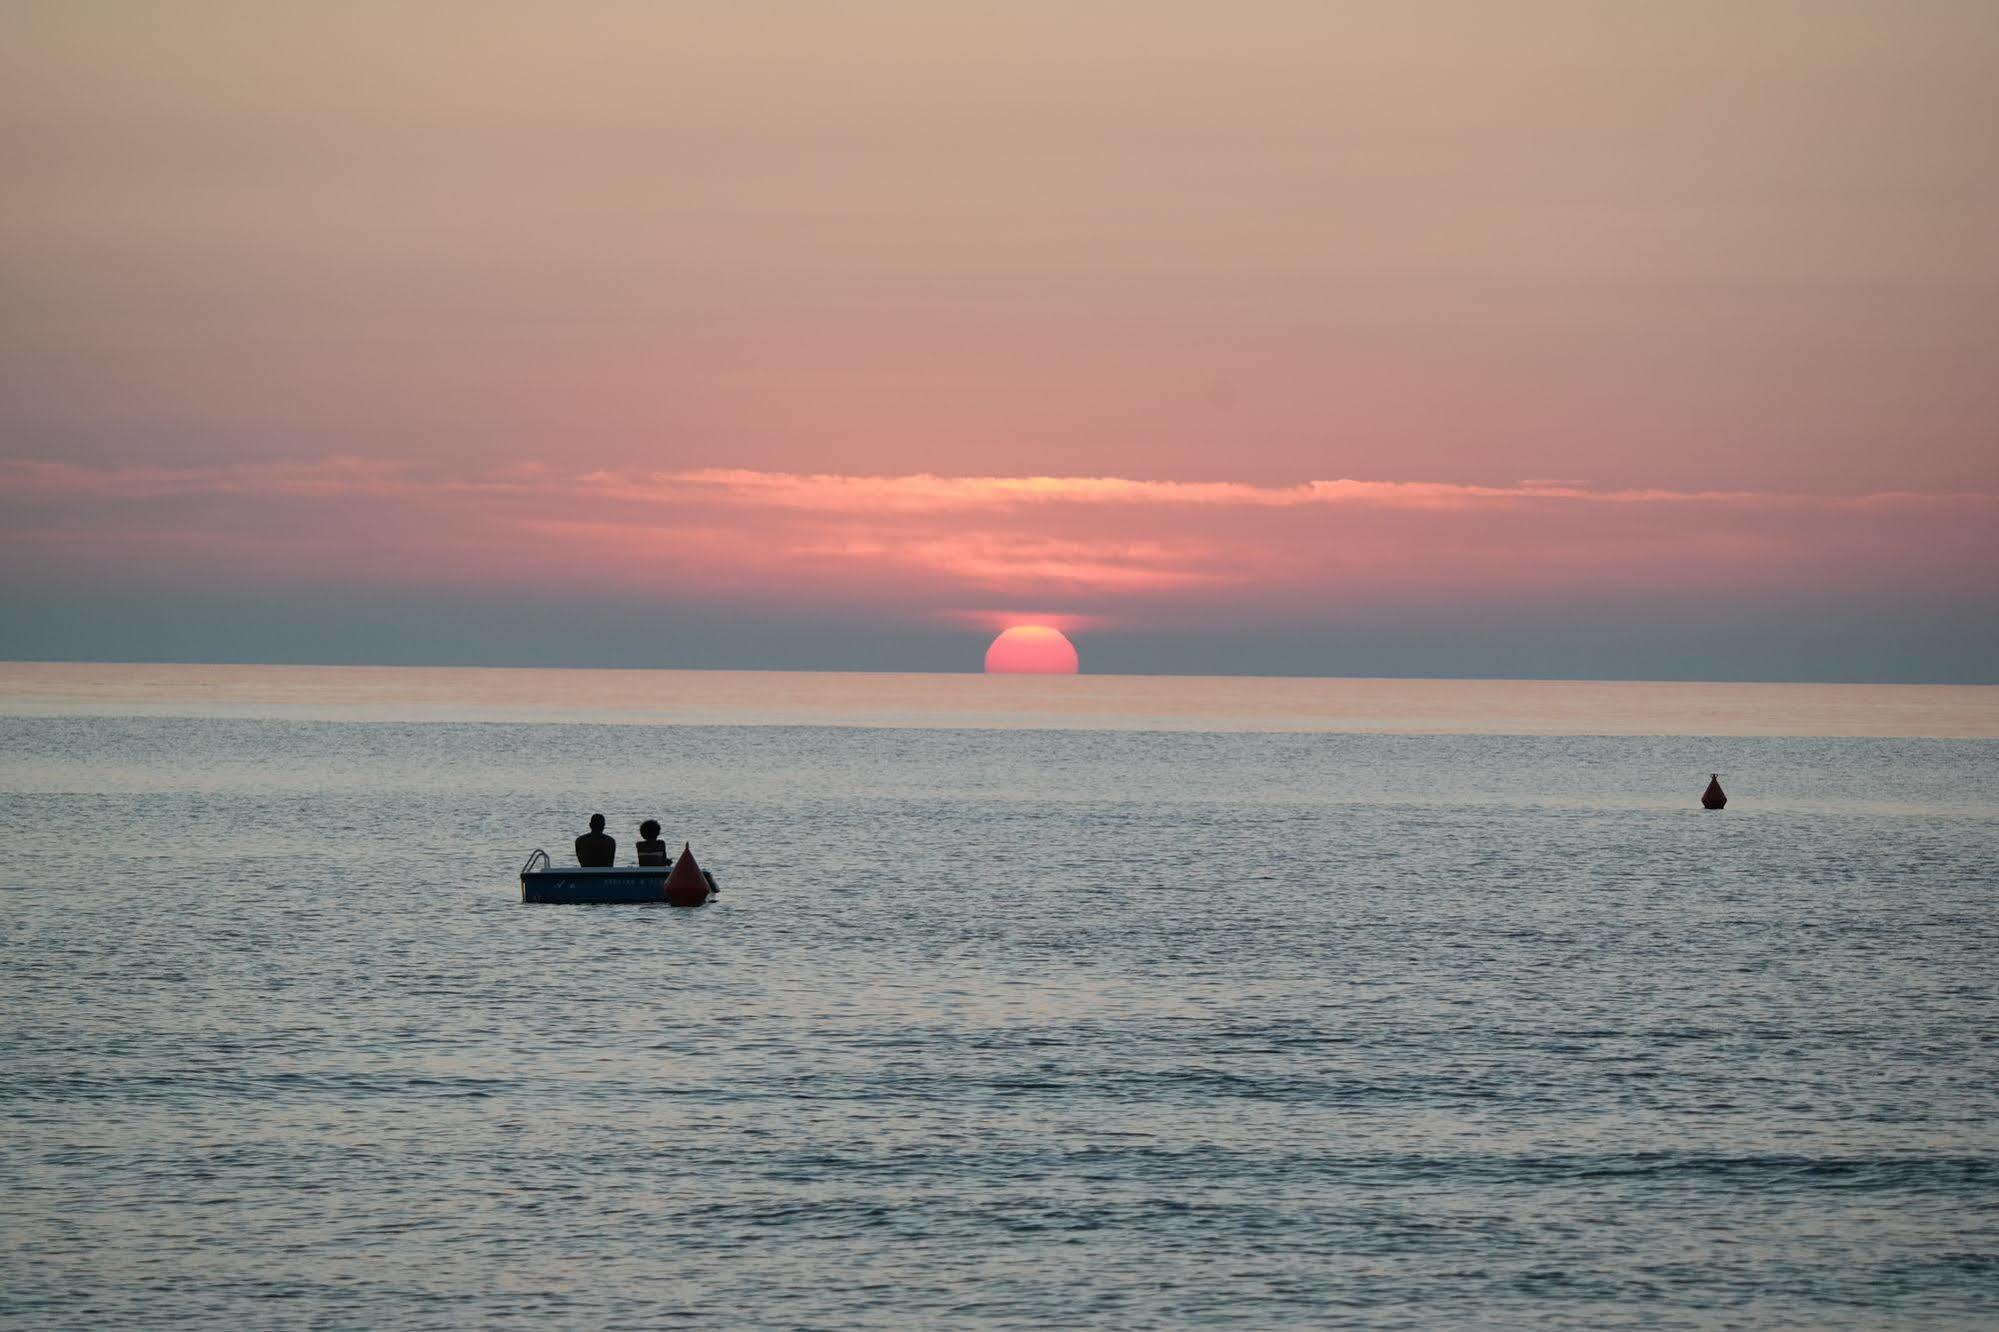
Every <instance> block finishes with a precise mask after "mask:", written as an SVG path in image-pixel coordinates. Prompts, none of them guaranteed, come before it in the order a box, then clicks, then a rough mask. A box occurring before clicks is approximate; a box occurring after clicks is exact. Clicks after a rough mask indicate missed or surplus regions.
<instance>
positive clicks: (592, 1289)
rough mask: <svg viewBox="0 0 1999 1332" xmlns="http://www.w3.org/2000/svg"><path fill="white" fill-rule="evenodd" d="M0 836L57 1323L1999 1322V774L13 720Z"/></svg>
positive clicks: (972, 739)
mask: <svg viewBox="0 0 1999 1332" xmlns="http://www.w3.org/2000/svg"><path fill="white" fill-rule="evenodd" d="M1715 769H1719V770H1720V771H1721V772H1722V773H1723V776H1724V780H1725V781H1727V782H1728V783H1729V785H1730V788H1731V791H1732V793H1733V794H1734V795H1735V804H1734V805H1733V806H1732V807H1731V808H1730V810H1729V811H1728V812H1727V813H1725V814H1723V815H1718V816H1716V815H1705V814H1703V813H1701V812H1700V811H1699V810H1698V809H1696V808H1694V807H1693V799H1694V796H1695V795H1696V794H1697V793H1698V791H1699V789H1700V786H1701V785H1702V784H1703V783H1704V782H1705V780H1706V777H1707V774H1708V772H1709V771H1711V770H1715ZM593 808H601V809H603V810H604V812H605V813H606V814H608V815H610V816H611V819H612V825H613V827H612V830H613V831H614V832H615V833H616V834H617V835H618V836H619V839H620V842H621V845H623V846H628V844H629V841H630V837H631V832H630V825H632V824H634V823H636V822H637V820H638V819H639V818H641V817H643V816H645V815H647V814H656V815H658V816H660V817H661V818H662V819H663V821H664V822H665V823H666V826H667V836H668V837H670V838H674V839H676V840H677V839H681V838H692V839H693V841H694V844H695V847H696V850H697V851H701V852H705V853H706V859H707V862H708V864H709V865H710V867H711V868H712V869H714V870H715V871H716V872H717V874H718V877H719V878H720V879H721V880H722V884H723V889H724V892H723V896H722V898H721V899H720V901H719V902H718V903H717V904H716V905H714V906H713V907H710V908H707V909H704V910H702V911H698V912H674V911H668V910H665V909H649V908H571V907H524V906H521V905H520V904H519V903H518V902H517V901H516V900H515V898H516V896H517V885H516V883H515V881H514V879H513V872H514V870H515V868H516V867H517V865H518V864H519V862H520V860H521V859H522V858H523V857H524V856H525V855H526V853H527V852H528V850H529V849H530V848H531V847H533V846H534V845H536V844H537V843H539V844H542V845H546V846H548V847H549V848H550V849H551V850H552V851H553V850H557V849H558V847H557V843H558V840H559V839H564V838H566V837H567V836H570V835H573V833H574V832H575V831H576V830H577V829H576V825H577V823H578V820H579V816H580V815H581V814H584V813H587V812H589V810H591V809H593ZM0 845H4V847H5V849H6V851H7V852H8V854H7V856H6V861H7V869H6V870H5V873H4V876H0V886H3V887H4V891H3V892H0V908H4V910H0V960H4V964H5V967H4V973H0V1003H4V1016H0V1066H3V1067H4V1075H3V1076H0V1110H4V1113H5V1115H6V1118H7V1123H8V1128H7V1132H6V1135H5V1137H4V1140H0V1184H4V1189H3V1190H0V1229H4V1238H5V1244H4V1245H0V1316H4V1317H5V1319H6V1321H8V1322H9V1323H10V1324H11V1325H15V1326H23V1327H30V1326H78V1327H92V1326H112V1325H122V1326H133V1325H145V1326H150V1327H196V1326H203V1327H208V1326H220V1325H230V1324H233V1325H239V1326H260V1327H321V1326H327V1327H330V1326H347V1327H364V1326H365V1327H382V1328H418V1327H460V1326H492V1327H538V1328H539V1327H566V1326H591V1327H639V1326H658V1325H661V1324H666V1323H674V1322H686V1323H688V1324H693V1325H729V1324H762V1325H783V1326H810V1327H851V1326H888V1325H902V1326H910V1325H918V1326H920V1325H945V1326H969V1325H991V1326H1014V1327H1042V1326H1076V1325H1102V1326H1115V1327H1144V1326H1182V1325H1190V1324H1235V1325H1240V1326H1249V1327H1263V1326H1273V1325H1281V1324H1286V1323H1295V1324H1314V1325H1353V1326H1369V1327H1444V1326H1452V1325H1465V1324H1479V1325H1487V1326H1529V1325H1534V1326H1555V1327H1575V1328H1600V1327H1627V1326H1628V1327H1661V1328H1665V1327H1759V1328H1781V1327H1795V1328H1808V1327H1809V1328H1825V1327H1890V1326H1894V1327H1963V1328H1970V1327H1986V1326H1990V1325H1991V1322H1992V1318H1993V1314H1994V1309H1995V1307H1999V1305H1996V1304H1995V1301H1999V1128H1995V1124H1996V1123H1999V1120H1995V1116H1996V1115H1999V1077H1995V1074H1999V1058H1995V1056H1996V1055H1999V1021H1995V1016H1999V1012H1996V1011H1995V1002H1994V999H1995V996H1994V984H1995V978H1996V977H1995V966H1994V962H1993V957H1994V947H1995V944H1999V910H1995V907H1994V901H1993V895H1994V885H1995V884H1999V743H1995V742H1992V741H1982V740H1957V741H1947V740H1897V739H1882V738H1876V739H1859V740H1829V739H1809V738H1789V739H1785V738H1734V739H1699V738H1670V739H1659V738H1649V739H1648V738H1643V737H1630V738H1616V739H1589V738H1578V737H1564V736H1548V737H1538V738H1518V737H1504V736H1448V735H1441V736H1439V735H1432V736H1399V735H1338V734H1318V735H1296V734H1290V735H1281V734H1226V735H1224V734H1211V733H1201V732H1186V733H1179V734H1161V733H1143V732H1117V731H1051V730H987V731H976V730H924V729H903V730H885V729H840V728H827V727H816V728H814V727H795V726H777V727H685V728H674V727H667V728H662V727H657V726H644V727H641V726H580V725H496V724H463V723H449V724H429V725H425V724H411V723H403V722H397V723H359V722H328V721H272V720H246V719H217V718H175V717H166V718H159V717H154V718H143V719H130V718H117V717H61V716H37V717H12V718H7V717H0Z"/></svg>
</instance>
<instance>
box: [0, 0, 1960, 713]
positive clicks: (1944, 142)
mask: <svg viewBox="0 0 1999 1332" xmlns="http://www.w3.org/2000/svg"><path fill="white" fill-rule="evenodd" d="M0 10H4V14H5V22H6V26H7V29H8V34H9V35H8V40H7V41H5V42H4V43H0V163H4V167H5V171H6V174H7V186H6V189H5V190H4V192H0V582H3V583H4V590H0V657H15V658H55V659H64V658H71V659H103V660H218V661H315V662H334V663H344V662H384V663H391V664H404V663H439V664H491V665H516V664H517V665H579V666H592V665H614V666H669V667H670V666H704V667H708V666H714V667H776V668H782V667H802V668H825V669H869V670H959V669H964V670H976V669H978V667H979V663H980V661H981V660H982V656H983V652H984V649H985V645H986V642H987V641H988V640H989V639H990V637H991V636H992V634H993V633H994V632H996V631H997V630H999V629H1001V628H1004V627H1006V626H1007V625H1009V624H1014V623H1021V622H1028V621H1033V622H1040V623H1048V624H1052V625H1056V626H1058V627H1061V628H1064V629H1065V630H1066V631H1068V632H1069V634H1070V636H1071V637H1072V638H1073V639H1074V640H1075V641H1076V643H1077V645H1078V648H1079V649H1080V651H1081V655H1082V661H1083V668H1084V669H1085V670H1088V671H1134V672H1192V673H1207V672H1215V673H1246V674H1325V675H1424V676H1486V675H1498V676H1545V677H1613V678H1614V677H1623V678H1660V679H1668V678H1670V679H1683V678H1695V679H1699V678H1714V679H1797V680H1825V679H1839V680H1892V681H1924V680H1934V681H1954V682H1987V683H1989V682H1999V627H1995V626H1999V577H1995V575H1999V373H1995V368H1996V367H1999V241H1995V240H1994V237H1995V236H1999V172H1994V171H1993V170H1992V166H1991V163H1992V159H1993V155H1994V152H1995V148H1999V134H1995V131H1994V128H1993V127H1994V126H1995V125H1999V6H1995V5H1993V4H1991V3H1990V2H1989V0H1893V2H1892V3H1891V2H1889V0H1880V2H1874V0H1869V2H1866V3H1861V2H1859V0H1798V2H1796V3H1776V2H1774V0H1727V2H1726V3H1722V2H1711V0H1677V2H1676V3H1674V4H1671V5H1657V4H1651V3H1636V2H1635V0H1634V2H1633V3H1618V2H1616V0H1574V2H1573V3H1562V2H1555V0H1517V2H1513V3H1507V4H1504V5H1494V4H1490V3H1486V2H1485V0H1394V2H1389V0H1382V2H1380V3H1340V2H1339V0H1310V2H1309V3H1306V2H1299V3H1291V2H1290V0H1263V2H1261V3H1243V4H1236V5H1219V4H1214V3H1198V4H1197V3H1180V2H1178V0H1146V2H1145V3H1136V2H1133V3H1110V2H1100V3H1092V2H1091V0H1065V2H1064V3H1045V4H1044V3H1036V2H1035V0H1013V2H1012V3H992V4H988V3H983V2H982V0H953V2H952V3H949V4H939V3H935V0H872V2H860V3H810V2H809V0H794V2H793V3H788V4H760V3H756V2H755V0H729V2H728V3H707V2H706V0H684V2H682V3H672V4H664V3H656V2H648V3H617V2H615V0H603V2H601V3H580V4H575V5H550V4H514V3H506V2H505V0H425V3H420V4H408V3H396V4H377V3H369V2H367V0H361V2H359V3H343V4H340V5H323V4H303V3H298V4H294V3H284V2H282V0H260V2H258V3H242V4H238V3H224V2H222V0H183V2H180V3H160V4H149V3H145V2H144V0H122V2H118V3H112V2H109V0H57V2H56V3H38V2H34V0H0Z"/></svg>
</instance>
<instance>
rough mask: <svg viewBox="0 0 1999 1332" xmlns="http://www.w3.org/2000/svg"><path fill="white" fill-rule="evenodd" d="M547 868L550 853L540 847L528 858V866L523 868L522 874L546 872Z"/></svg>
mask: <svg viewBox="0 0 1999 1332" xmlns="http://www.w3.org/2000/svg"><path fill="white" fill-rule="evenodd" d="M547 868H548V852H546V851H544V850H542V849H541V848H540V847H536V848H535V849H534V851H533V853H532V854H530V855H529V856H528V859H527V864H525V865H523V866H521V873H523V874H532V873H534V872H535V871H536V870H545V869H547Z"/></svg>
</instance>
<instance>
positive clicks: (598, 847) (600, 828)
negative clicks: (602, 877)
mask: <svg viewBox="0 0 1999 1332" xmlns="http://www.w3.org/2000/svg"><path fill="white" fill-rule="evenodd" d="M617 858H618V839H617V838H615V837H613V836H611V835H610V834H609V833H607V832H605V831H604V816H603V815H602V814H592V815H591V816H590V831H589V832H587V833H584V834H583V835H582V836H581V837H579V838H577V839H576V863H577V864H579V865H581V866H582V867H583V868H584V869H609V868H610V866H611V862H612V861H614V860H616V859H617Z"/></svg>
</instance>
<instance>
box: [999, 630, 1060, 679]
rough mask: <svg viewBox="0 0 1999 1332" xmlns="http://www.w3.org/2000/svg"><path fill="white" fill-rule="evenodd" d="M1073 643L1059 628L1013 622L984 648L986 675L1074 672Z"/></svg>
mask: <svg viewBox="0 0 1999 1332" xmlns="http://www.w3.org/2000/svg"><path fill="white" fill-rule="evenodd" d="M1075 673H1076V645H1075V644H1074V643H1071V642H1070V641H1069V638H1068V636H1067V635H1066V634H1064V633H1063V632H1062V631H1061V630H1060V629H1050V628H1049V627H1048V626H1047V625H1045V624H1017V625H1015V626H1014V627H1013V628H1011V629H1009V630H1007V631H1006V632H1005V633H1003V634H1001V635H1000V636H999V637H998V638H995V639H994V640H993V645H992V646H991V647H989V648H987V649H986V674H987V675H1074V674H1075Z"/></svg>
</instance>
